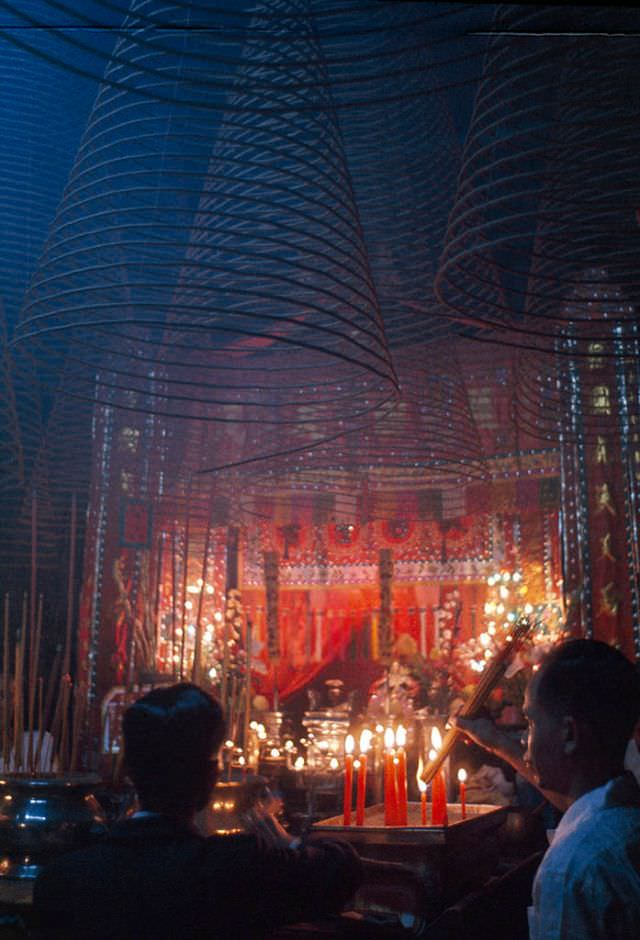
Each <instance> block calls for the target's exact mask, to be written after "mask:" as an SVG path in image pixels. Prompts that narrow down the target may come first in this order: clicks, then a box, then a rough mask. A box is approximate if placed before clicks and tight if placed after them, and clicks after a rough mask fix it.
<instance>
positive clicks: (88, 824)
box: [0, 774, 107, 881]
mask: <svg viewBox="0 0 640 940" xmlns="http://www.w3.org/2000/svg"><path fill="white" fill-rule="evenodd" d="M99 782H100V781H99V778H98V777H97V776H95V775H93V774H67V775H58V774H49V775H47V774H44V775H41V776H32V775H30V774H3V775H2V776H0V879H2V881H5V880H16V879H26V880H31V881H32V880H33V879H35V878H36V877H37V875H38V873H39V872H40V870H41V868H42V867H43V866H44V865H46V864H47V863H48V862H49V861H51V860H52V859H53V858H55V857H57V856H58V855H61V854H62V853H63V852H68V851H70V850H71V849H76V848H80V847H81V846H84V845H87V844H88V843H89V842H91V841H92V840H93V839H95V838H96V837H97V836H99V835H101V834H102V833H104V832H105V831H106V828H107V825H106V818H105V815H104V812H103V810H102V808H101V806H100V804H99V803H98V801H97V799H96V797H95V796H94V792H95V790H96V788H97V786H98V785H99Z"/></svg>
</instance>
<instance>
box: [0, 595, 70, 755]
mask: <svg viewBox="0 0 640 940" xmlns="http://www.w3.org/2000/svg"><path fill="white" fill-rule="evenodd" d="M29 607H30V604H29V599H28V597H27V595H26V594H25V595H24V597H23V602H22V617H21V623H20V629H19V630H18V631H17V632H16V636H15V640H14V642H13V643H12V642H11V630H10V598H9V595H8V594H7V595H5V598H4V610H3V642H2V652H3V658H2V692H3V697H2V707H1V709H0V721H1V722H2V725H1V727H2V754H1V757H2V769H3V771H4V772H5V773H6V772H14V773H26V774H36V773H42V772H47V773H50V772H57V773H61V774H64V773H68V772H70V771H74V770H76V769H77V766H78V761H79V747H80V738H81V734H82V728H83V725H84V719H85V715H86V695H85V692H84V688H83V687H82V686H76V687H75V689H74V687H73V684H72V682H71V677H70V676H69V674H68V672H65V671H64V670H63V668H62V667H63V666H64V664H65V663H69V661H70V643H71V638H70V635H69V634H68V635H67V638H66V643H65V648H64V650H63V648H62V647H59V648H58V651H57V653H56V656H55V659H54V662H53V667H52V669H51V671H50V673H49V676H48V678H47V680H46V682H45V680H44V679H43V677H42V675H40V674H39V666H40V652H41V641H42V611H43V598H42V595H40V597H39V599H38V604H37V615H36V617H35V623H34V624H33V625H32V626H33V629H31V630H30V629H29V625H28V619H29V618H28V615H27V613H28V610H29ZM12 647H13V656H12ZM12 666H13V668H12Z"/></svg>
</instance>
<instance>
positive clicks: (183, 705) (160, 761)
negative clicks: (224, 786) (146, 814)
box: [122, 682, 224, 816]
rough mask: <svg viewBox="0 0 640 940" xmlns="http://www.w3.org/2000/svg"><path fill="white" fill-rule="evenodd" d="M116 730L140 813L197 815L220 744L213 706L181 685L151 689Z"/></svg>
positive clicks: (215, 705) (218, 711)
mask: <svg viewBox="0 0 640 940" xmlns="http://www.w3.org/2000/svg"><path fill="white" fill-rule="evenodd" d="M122 727H123V735H124V750H125V762H126V766H127V770H128V772H129V776H130V777H131V780H132V781H133V784H134V786H135V788H136V791H137V793H138V797H139V799H140V803H141V805H142V807H143V808H144V809H145V810H148V811H150V812H159V813H167V814H170V815H177V816H190V815H192V814H193V813H194V812H197V811H198V810H199V809H202V807H203V806H204V805H205V804H206V802H207V799H208V798H209V795H210V793H211V790H212V789H213V786H214V785H215V781H216V779H217V771H218V761H217V754H218V751H219V749H220V745H221V744H222V740H223V738H224V720H223V716H222V709H221V708H220V705H219V704H218V702H216V701H215V699H213V698H212V697H211V696H210V695H208V694H207V693H206V692H203V691H202V689H200V688H198V686H195V685H192V684H190V683H187V682H183V683H180V684H178V685H173V686H169V687H165V688H158V689H154V690H153V691H151V692H149V693H148V694H147V695H145V696H143V697H142V698H140V699H138V701H137V702H135V703H134V704H133V705H132V706H131V707H130V708H129V709H127V711H126V712H125V715H124V719H123V726H122Z"/></svg>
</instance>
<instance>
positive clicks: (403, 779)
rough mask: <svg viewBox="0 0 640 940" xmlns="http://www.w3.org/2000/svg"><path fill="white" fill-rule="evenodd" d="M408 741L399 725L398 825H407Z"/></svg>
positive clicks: (397, 771)
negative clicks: (406, 747)
mask: <svg viewBox="0 0 640 940" xmlns="http://www.w3.org/2000/svg"><path fill="white" fill-rule="evenodd" d="M406 743H407V732H406V730H405V728H403V727H402V725H398V730H397V731H396V744H397V745H398V750H397V751H396V759H395V761H394V764H395V769H396V792H397V794H398V822H397V825H398V826H406V825H407V815H408V803H407V752H406V751H405V749H404V746H405V744H406Z"/></svg>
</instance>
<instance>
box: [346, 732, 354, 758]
mask: <svg viewBox="0 0 640 940" xmlns="http://www.w3.org/2000/svg"><path fill="white" fill-rule="evenodd" d="M355 746H356V742H355V739H354V737H353V735H352V734H348V735H347V736H346V738H345V739H344V752H345V754H353V749H354V747H355Z"/></svg>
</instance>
